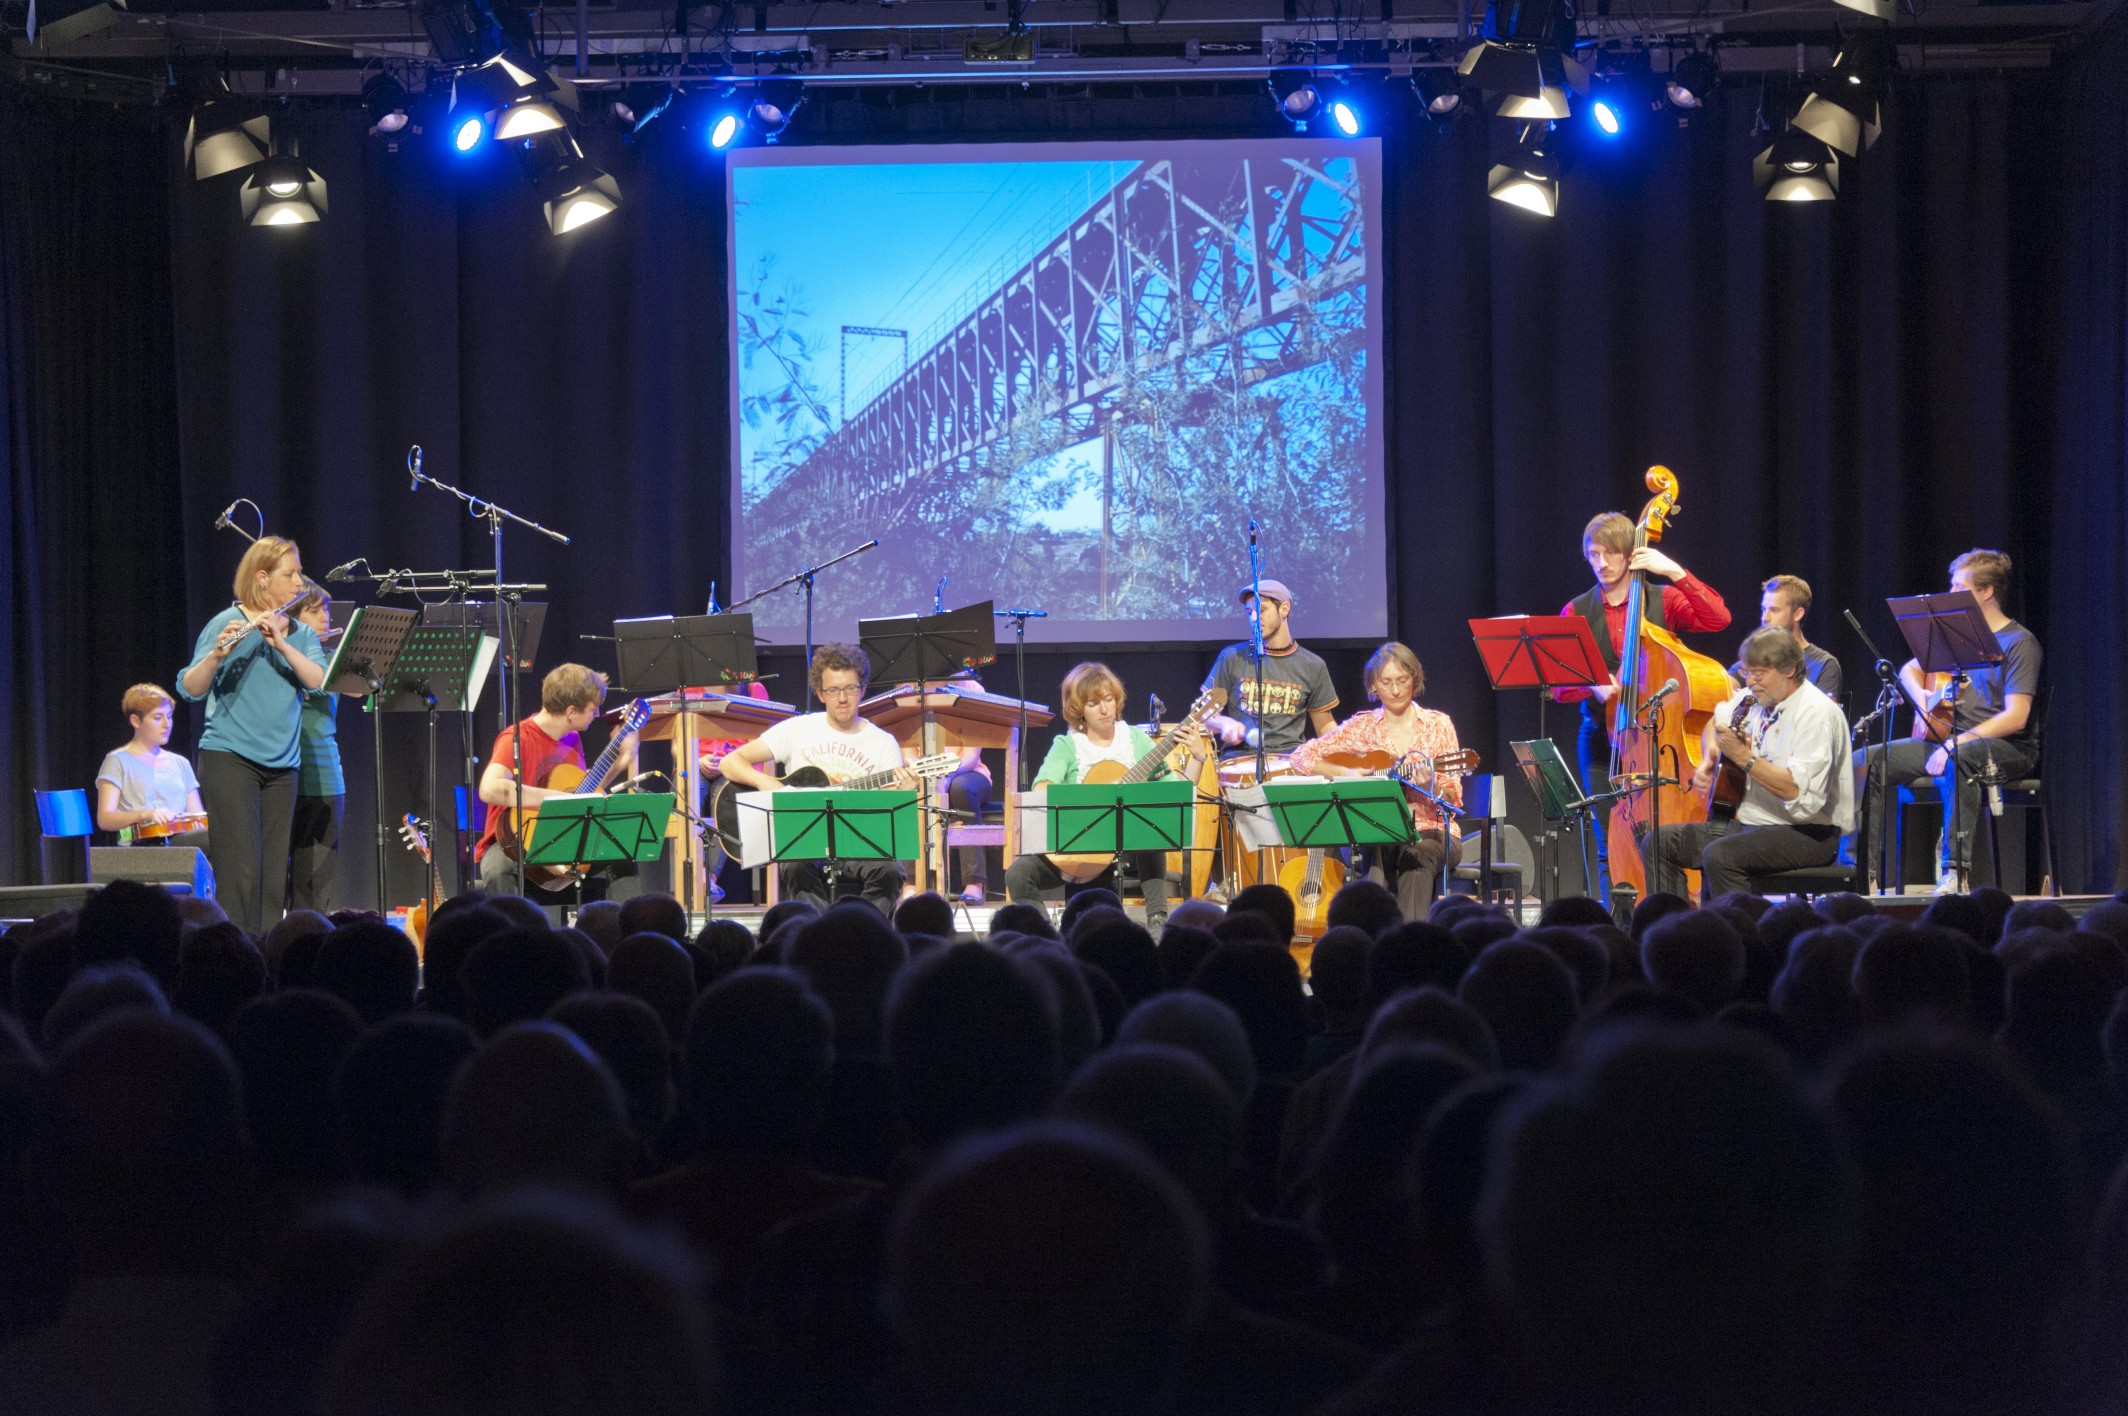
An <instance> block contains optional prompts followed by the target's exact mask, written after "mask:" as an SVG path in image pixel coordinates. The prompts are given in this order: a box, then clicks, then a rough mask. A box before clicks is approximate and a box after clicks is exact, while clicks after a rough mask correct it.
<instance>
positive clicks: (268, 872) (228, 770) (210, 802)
mask: <svg viewBox="0 0 2128 1416" xmlns="http://www.w3.org/2000/svg"><path fill="white" fill-rule="evenodd" d="M198 774H199V784H200V805H202V806H204V807H206V808H207V821H208V823H209V824H210V825H211V826H212V827H213V828H214V829H213V831H212V832H211V833H210V835H211V838H212V839H210V840H209V842H208V845H207V863H208V864H210V865H212V866H213V867H214V894H215V899H216V901H217V902H218V903H219V904H220V905H221V907H222V912H223V913H224V914H226V915H228V916H229V920H230V923H232V924H234V925H236V926H237V927H238V928H239V929H245V930H249V931H250V932H251V933H253V934H264V933H265V932H266V931H267V930H269V929H271V928H273V926H274V923H275V922H276V921H277V920H279V919H280V917H281V897H282V891H283V890H285V889H286V888H287V881H288V834H289V830H290V827H291V826H292V824H293V822H294V818H295V806H296V769H295V768H293V767H261V766H260V765H259V764H258V763H256V762H253V761H252V760H251V759H250V758H248V757H240V756H238V755H237V754H236V753H234V752H218V751H212V750H210V751H206V752H202V753H201V754H200V755H199V766H198Z"/></svg>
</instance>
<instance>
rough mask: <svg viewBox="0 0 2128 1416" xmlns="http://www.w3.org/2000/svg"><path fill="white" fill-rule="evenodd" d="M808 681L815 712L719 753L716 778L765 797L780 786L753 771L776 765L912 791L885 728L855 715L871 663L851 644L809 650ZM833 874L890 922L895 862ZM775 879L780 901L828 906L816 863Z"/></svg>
mask: <svg viewBox="0 0 2128 1416" xmlns="http://www.w3.org/2000/svg"><path fill="white" fill-rule="evenodd" d="M807 677H808V678H809V679H810V680H811V681H812V685H813V692H814V693H816V694H818V695H819V697H820V702H821V711H820V712H818V713H804V714H800V715H799V716H798V717H795V718H785V719H784V720H783V721H782V722H780V723H778V724H776V725H775V726H774V727H772V728H770V729H769V730H768V731H767V732H765V733H763V734H762V735H761V736H760V737H757V738H755V739H754V740H753V741H752V742H750V743H747V744H746V745H745V746H743V747H741V748H740V749H739V750H738V751H736V752H728V753H726V754H725V755H724V757H723V759H722V760H721V761H719V762H718V763H717V771H718V773H719V774H720V775H722V776H723V777H724V778H725V779H726V780H727V781H731V782H736V783H737V784H738V785H740V786H742V787H747V788H750V789H752V790H754V791H763V792H772V791H775V790H777V789H778V788H780V787H782V786H784V785H785V784H784V782H782V781H781V780H779V779H777V778H775V777H772V776H770V775H769V774H768V773H766V772H763V771H762V770H760V769H761V767H762V765H763V764H765V763H769V762H778V763H781V764H782V765H783V772H784V776H786V777H788V776H790V775H792V774H793V773H795V772H797V771H798V770H799V769H800V768H804V767H815V768H818V769H819V770H820V771H822V772H824V773H825V774H826V775H827V777H828V781H829V783H830V784H832V783H834V782H836V781H848V780H850V779H853V778H857V777H865V776H871V775H874V774H876V773H880V772H892V773H894V779H893V784H894V786H895V787H896V788H897V789H900V790H905V791H906V790H912V789H914V788H915V786H916V782H917V779H916V775H915V773H913V772H911V771H909V770H908V769H907V768H906V767H904V766H903V765H902V752H901V744H900V743H898V742H896V741H895V740H894V735H893V734H892V733H890V732H888V731H887V730H886V729H885V728H882V727H880V726H879V725H878V724H876V723H868V722H866V721H865V720H864V719H863V718H862V717H860V716H858V712H857V706H858V704H860V703H862V702H863V701H864V693H865V685H866V684H867V683H868V682H870V680H871V677H872V661H871V660H870V659H869V658H867V657H866V655H865V651H864V650H862V649H860V648H858V647H857V646H856V645H854V644H823V645H821V646H820V647H819V648H818V649H816V650H814V651H813V663H812V667H811V668H810V669H809V670H807ZM840 869H841V871H842V873H843V874H846V875H852V876H855V877H856V878H857V880H858V882H859V890H860V893H861V894H862V895H863V897H864V898H865V899H866V900H868V901H870V902H871V903H872V904H874V905H877V906H878V907H879V912H880V913H881V914H883V915H888V916H892V914H893V913H894V906H895V903H896V902H897V901H898V900H899V899H900V898H901V887H902V871H901V863H900V862H899V861H891V860H875V861H846V862H843V863H842V865H841V867H840ZM776 872H777V873H776V882H777V889H778V890H779V891H780V892H781V894H782V897H783V898H784V899H786V900H806V901H809V902H811V903H812V904H813V905H815V906H817V907H819V908H820V909H823V910H824V909H826V908H827V907H828V906H829V905H830V904H832V903H833V902H834V882H832V881H831V880H829V879H828V875H827V871H826V870H824V869H823V868H822V865H821V863H820V862H819V861H811V860H805V861H788V862H785V863H784V864H782V865H779V866H777V867H776Z"/></svg>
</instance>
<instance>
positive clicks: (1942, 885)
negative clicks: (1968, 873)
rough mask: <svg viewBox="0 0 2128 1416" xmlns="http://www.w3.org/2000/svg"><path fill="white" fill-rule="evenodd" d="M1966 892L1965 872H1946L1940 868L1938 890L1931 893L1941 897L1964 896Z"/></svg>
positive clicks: (1937, 876)
mask: <svg viewBox="0 0 2128 1416" xmlns="http://www.w3.org/2000/svg"><path fill="white" fill-rule="evenodd" d="M1965 892H1966V890H1965V872H1964V871H1962V870H1944V869H1942V868H1941V867H1938V869H1937V871H1936V888H1935V890H1934V891H1932V892H1931V893H1933V894H1935V895H1936V896H1938V897H1941V896H1944V895H1963V894H1964V893H1965Z"/></svg>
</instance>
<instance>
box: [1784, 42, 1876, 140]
mask: <svg viewBox="0 0 2128 1416" xmlns="http://www.w3.org/2000/svg"><path fill="white" fill-rule="evenodd" d="M1890 67H1891V55H1890V53H1889V52H1888V51H1887V49H1886V47H1885V45H1884V43H1883V41H1882V39H1881V37H1880V36H1877V35H1874V34H1869V35H1856V36H1855V37H1853V38H1851V39H1849V40H1848V41H1847V43H1846V44H1844V45H1842V46H1841V48H1840V52H1839V53H1838V54H1837V55H1836V56H1834V58H1833V61H1832V73H1831V74H1829V75H1827V76H1826V78H1825V79H1824V80H1823V81H1822V82H1821V83H1819V84H1818V85H1817V86H1816V87H1815V88H1813V89H1812V91H1811V93H1810V95H1809V97H1807V98H1805V99H1804V100H1803V106H1802V107H1800V108H1798V109H1797V110H1796V115H1795V119H1794V126H1795V127H1797V128H1800V129H1802V130H1803V131H1804V132H1806V133H1809V134H1810V135H1811V136H1812V137H1814V138H1817V139H1818V140H1819V141H1820V142H1822V143H1824V144H1825V145H1826V146H1827V147H1830V148H1833V149H1835V150H1836V151H1838V152H1840V153H1841V154H1842V155H1844V156H1847V157H1859V156H1861V154H1862V150H1863V149H1864V148H1867V147H1869V146H1870V145H1872V144H1873V143H1875V142H1876V141H1877V138H1878V136H1879V135H1880V134H1882V133H1883V131H1884V116H1883V110H1882V107H1881V103H1880V93H1881V90H1882V88H1883V83H1884V75H1885V72H1886V71H1887V70H1888V69H1889V68H1890Z"/></svg>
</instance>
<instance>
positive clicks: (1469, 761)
mask: <svg viewBox="0 0 2128 1416" xmlns="http://www.w3.org/2000/svg"><path fill="white" fill-rule="evenodd" d="M1408 756H1409V754H1408V753H1407V754H1406V757H1408ZM1323 761H1325V762H1328V763H1330V764H1331V765H1333V766H1336V767H1342V768H1344V769H1345V775H1347V776H1389V777H1394V778H1395V779H1396V780H1398V781H1400V782H1401V781H1404V780H1405V778H1406V776H1407V773H1405V772H1403V771H1400V770H1398V769H1399V768H1400V767H1401V766H1402V765H1403V761H1404V759H1402V758H1397V757H1393V756H1391V755H1390V754H1389V753H1387V752H1328V753H1324V754H1323ZM1478 761H1479V758H1478V754H1477V751H1476V749H1474V748H1468V747H1466V748H1461V749H1458V750H1457V751H1455V752H1444V753H1442V754H1441V755H1440V756H1438V757H1436V758H1434V759H1433V774H1434V776H1435V777H1436V778H1439V777H1444V776H1448V775H1451V774H1454V773H1459V772H1475V771H1477V770H1478ZM1278 883H1279V884H1280V885H1281V886H1283V887H1285V891H1286V893H1287V894H1288V895H1291V896H1292V897H1293V937H1294V938H1295V939H1301V940H1315V939H1320V938H1321V937H1322V934H1323V931H1324V930H1326V929H1328V928H1329V927H1330V901H1331V900H1332V899H1333V898H1335V897H1336V895H1337V892H1338V891H1339V890H1340V889H1342V888H1344V884H1345V863H1344V862H1343V861H1341V860H1339V859H1338V858H1337V857H1336V856H1333V855H1331V854H1330V853H1329V851H1328V850H1327V849H1326V848H1325V847H1322V846H1310V847H1309V848H1308V851H1307V854H1306V855H1305V856H1304V857H1300V858H1297V859H1294V860H1289V861H1287V862H1286V863H1285V864H1284V865H1283V866H1281V867H1279V871H1278Z"/></svg>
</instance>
